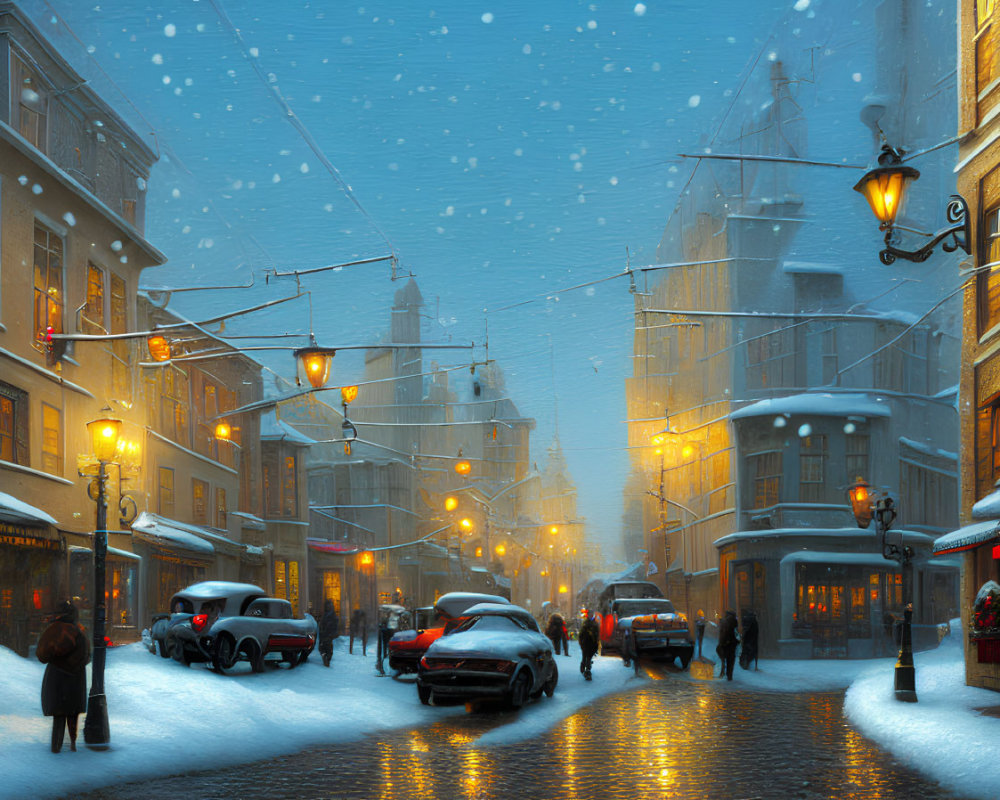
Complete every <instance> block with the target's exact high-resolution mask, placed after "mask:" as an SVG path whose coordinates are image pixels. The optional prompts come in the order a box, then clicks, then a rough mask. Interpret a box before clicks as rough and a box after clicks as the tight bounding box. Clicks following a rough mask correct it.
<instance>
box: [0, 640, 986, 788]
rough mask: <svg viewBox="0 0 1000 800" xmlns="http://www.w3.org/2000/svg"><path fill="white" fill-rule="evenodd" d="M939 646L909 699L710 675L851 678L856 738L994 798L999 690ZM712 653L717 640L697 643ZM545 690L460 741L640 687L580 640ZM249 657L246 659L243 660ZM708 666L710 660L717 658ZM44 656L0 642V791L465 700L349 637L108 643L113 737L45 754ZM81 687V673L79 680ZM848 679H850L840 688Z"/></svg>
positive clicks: (230, 750) (879, 665)
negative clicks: (255, 650)
mask: <svg viewBox="0 0 1000 800" xmlns="http://www.w3.org/2000/svg"><path fill="white" fill-rule="evenodd" d="M953 631H955V632H954V633H953V634H952V635H951V636H949V637H948V638H946V639H945V641H944V642H943V643H942V646H941V647H940V648H939V649H938V650H935V651H932V652H929V653H918V654H916V656H915V662H916V675H917V694H918V696H919V702H918V703H916V704H910V703H900V702H897V701H896V699H895V697H894V696H893V691H892V685H893V667H894V665H895V660H894V659H891V658H884V659H876V660H871V661H839V660H837V661H819V660H815V661H772V660H763V661H761V662H760V670H759V671H754V670H749V671H748V670H743V669H741V668H740V667H739V666H737V667H736V670H735V671H734V680H733V681H732V682H729V681H719V679H717V678H716V679H714V681H713V682H714V683H716V685H718V687H719V689H720V690H724V691H741V690H746V689H750V690H755V691H792V692H799V691H824V690H837V689H844V688H847V689H848V691H847V696H846V701H845V710H846V713H847V715H848V717H849V719H850V720H851V722H852V723H853V724H854V725H855V726H857V728H858V729H859V730H860V731H861V732H862V733H863V734H864V735H866V736H868V737H869V738H871V739H872V740H873V741H875V742H876V743H877V744H879V745H880V746H881V747H883V748H884V749H886V750H887V751H889V752H890V753H892V754H893V755H894V756H895V757H896V758H898V759H899V760H900V761H902V762H904V763H906V764H908V765H909V766H911V767H912V768H914V769H916V770H919V771H921V772H922V773H923V774H925V775H927V776H929V777H931V778H933V779H935V780H937V781H940V782H941V783H942V784H943V785H944V786H945V787H946V788H947V789H948V790H950V791H953V792H955V793H957V794H960V795H962V796H967V797H981V798H1000V776H998V773H997V770H996V766H995V761H996V752H997V742H1000V719H998V718H995V717H989V716H983V715H981V714H980V713H979V712H977V711H976V709H978V708H983V707H989V706H997V705H1000V694H998V693H995V692H989V691H986V690H983V689H972V688H969V687H967V686H965V683H964V675H963V665H962V661H961V648H960V644H961V633H960V632H959V629H958V626H957V624H955V623H953ZM705 652H706V653H711V652H714V642H712V643H711V647H710V646H709V640H707V639H706V642H705ZM558 664H559V668H560V680H559V686H558V688H557V689H556V693H555V696H554V697H552V698H544V697H543V698H542V699H541V700H539V701H538V702H535V703H529V704H528V705H527V706H525V708H523V709H522V710H521V711H519V712H516V713H505V714H503V715H502V716H501V719H502V723H501V724H500V725H499V726H498V727H496V728H493V729H491V730H490V731H488V732H487V733H485V734H484V735H482V736H481V737H480V738H479V739H477V740H475V741H473V742H470V743H468V745H466V746H468V747H488V746H493V745H498V744H507V743H510V742H514V741H520V740H524V739H529V738H532V737H534V736H538V735H540V734H541V733H544V732H545V731H546V730H548V729H549V728H551V727H552V726H554V725H556V724H557V723H558V722H559V721H560V720H562V719H565V718H566V717H568V716H570V715H572V714H573V713H574V712H576V711H577V710H578V709H580V708H583V707H585V706H587V705H589V704H590V703H592V702H593V701H594V700H595V699H597V698H598V697H601V696H603V695H607V694H611V693H613V692H618V691H623V690H627V689H630V688H632V687H635V686H637V685H641V684H643V683H645V682H646V681H647V680H649V678H648V677H646V676H645V675H644V674H643V673H642V672H640V676H639V677H638V678H637V677H635V676H634V674H633V671H632V670H631V669H625V668H623V667H622V663H621V660H620V659H618V658H597V659H596V660H595V663H594V680H593V681H592V682H589V683H588V682H586V681H584V680H583V678H582V676H581V675H580V673H579V651H578V650H577V649H576V648H575V647H574V652H573V655H572V656H571V657H569V658H565V657H563V656H560V657H559V658H558ZM244 666H245V665H244ZM693 667H694V668H693V669H692V671H690V672H672V673H670V674H668V675H666V676H665V677H666V678H667V679H669V680H690V681H695V680H700V679H704V678H707V677H709V676H710V675H711V674H712V671H713V667H712V665H709V664H704V663H703V664H701V665H697V664H693ZM714 669H715V671H717V669H718V667H717V665H716V666H715V667H714ZM43 671H44V667H43V665H42V664H39V663H38V662H37V661H29V660H27V659H23V658H21V657H19V656H17V655H15V654H14V653H12V652H11V651H10V650H7V649H4V648H0V674H2V675H3V681H2V683H0V753H2V754H3V780H2V782H0V798H3V799H6V798H11V799H12V800H13V798H18V799H19V800H20V798H25V797H38V798H40V797H53V796H59V795H62V794H66V793H69V792H80V791H84V790H87V789H94V788H98V787H100V786H105V785H108V784H115V783H123V782H127V781H133V780H143V779H148V778H152V777H156V776H158V775H167V774H175V773H178V772H183V771H187V770H196V769H211V768H214V767H217V766H220V765H234V764H240V763H246V762H251V761H258V760H261V759H264V758H269V757H272V756H277V755H281V754H286V753H293V752H297V751H300V750H303V749H305V748H307V747H310V746H314V745H321V744H324V743H332V742H344V741H351V740H356V739H359V738H361V737H363V736H369V735H372V734H376V735H377V734H378V732H380V731H383V730H389V729H394V728H408V727H420V726H424V725H429V724H432V723H433V722H436V721H437V720H440V719H442V718H443V717H446V716H449V715H456V714H464V713H465V709H464V707H463V706H460V705H459V706H441V707H436V706H423V705H421V704H420V700H419V699H418V698H417V692H416V688H415V687H414V685H413V683H412V679H411V678H404V679H403V680H399V681H397V680H392V679H391V678H380V677H377V676H376V675H375V658H374V654H373V652H372V651H371V650H370V651H369V653H368V656H367V657H362V656H361V655H360V654H358V653H357V652H356V653H355V654H354V655H349V654H348V653H347V642H346V639H343V638H342V639H340V640H338V642H337V646H336V648H335V655H334V661H333V666H332V667H331V668H330V669H325V668H324V667H323V666H322V665H321V664H320V661H319V658H318V657H317V656H316V655H313V656H312V657H311V658H310V660H309V662H307V663H306V664H304V665H302V666H300V667H297V668H296V669H294V670H288V669H285V668H282V669H280V670H272V669H270V668H269V669H268V670H266V671H265V672H264V673H263V674H260V675H255V674H252V673H251V672H249V669H248V668H247V671H243V670H242V669H241V670H238V671H237V672H235V673H234V674H231V675H216V674H215V673H213V672H212V671H211V670H210V669H208V668H207V667H206V666H205V665H195V666H192V667H190V668H185V667H182V666H181V665H179V664H177V663H175V662H174V661H172V660H170V659H161V658H159V657H157V656H154V655H151V654H150V653H149V652H148V651H147V650H146V649H145V648H143V647H142V645H139V644H135V645H127V646H124V647H119V648H114V649H112V650H110V651H109V652H108V667H107V675H106V683H107V693H108V707H109V715H110V729H111V743H112V749H111V750H109V751H106V752H94V751H90V750H87V748H86V747H84V746H82V730H83V720H82V718H81V720H80V730H81V742H80V743H79V744H80V748H79V750H78V751H77V752H76V753H71V752H69V749H68V748H69V745H68V743H67V744H66V746H65V749H64V751H63V752H62V753H59V754H54V753H51V752H49V737H50V733H51V729H52V723H51V720H50V719H49V718H47V717H43V716H42V714H41V706H40V700H39V693H40V687H41V683H42V673H43ZM88 685H89V679H88ZM848 687H849V688H848Z"/></svg>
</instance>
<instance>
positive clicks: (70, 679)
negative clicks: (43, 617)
mask: <svg viewBox="0 0 1000 800" xmlns="http://www.w3.org/2000/svg"><path fill="white" fill-rule="evenodd" d="M76 620H77V611H76V606H75V605H73V602H72V601H71V600H63V601H62V602H61V603H60V604H59V605H58V606H57V607H56V611H55V614H54V615H53V620H52V622H51V623H49V626H48V627H47V628H46V629H45V630H44V631H42V636H41V638H40V639H39V640H38V647H37V648H36V649H35V655H36V656H37V657H38V660H39V661H41V662H42V663H43V664H45V665H46V666H45V675H44V676H43V677H42V713H43V714H44V715H45V716H47V717H52V752H53V753H58V752H59V751H60V750H62V746H63V736H64V734H65V731H66V730H67V729H68V730H69V749H70V750H76V730H77V721H78V718H79V715H80V714H82V713H83V712H85V711H86V710H87V670H86V667H87V664H88V663H89V662H90V643H89V642H88V641H87V637H86V635H84V633H83V631H82V630H81V629H80V626H79V625H78V624H77V621H76Z"/></svg>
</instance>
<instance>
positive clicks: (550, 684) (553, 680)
mask: <svg viewBox="0 0 1000 800" xmlns="http://www.w3.org/2000/svg"><path fill="white" fill-rule="evenodd" d="M558 683H559V670H558V668H557V667H556V665H555V664H553V665H552V675H550V676H549V679H548V680H547V681H545V686H543V687H542V691H543V692H545V696H546V697H552V695H554V694H555V693H556V684H558Z"/></svg>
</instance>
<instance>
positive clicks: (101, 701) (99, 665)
mask: <svg viewBox="0 0 1000 800" xmlns="http://www.w3.org/2000/svg"><path fill="white" fill-rule="evenodd" d="M102 411H103V412H108V414H109V415H108V416H102V417H100V418H98V419H95V420H92V421H91V422H88V423H87V432H88V433H89V434H90V442H91V447H92V448H93V453H94V456H95V457H96V458H97V462H98V468H97V498H96V499H97V520H96V526H95V528H94V658H93V666H92V668H91V683H90V697H89V698H88V700H87V716H86V718H85V720H84V723H83V741H84V742H85V743H86V745H87V747H89V748H91V749H93V750H107V749H108V747H110V744H111V730H110V727H109V726H108V700H107V697H106V696H105V694H104V665H105V663H106V661H107V646H106V643H105V641H104V631H105V622H106V617H107V600H106V597H105V595H106V592H107V580H106V566H107V555H108V500H107V494H106V484H107V480H108V473H107V466H108V462H109V461H111V459H112V458H113V457H114V455H115V451H116V450H117V449H118V437H119V436H120V435H121V430H122V421H121V420H120V419H114V418H113V417H111V416H110V411H111V409H109V408H105V409H102Z"/></svg>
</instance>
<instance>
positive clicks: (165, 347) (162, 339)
mask: <svg viewBox="0 0 1000 800" xmlns="http://www.w3.org/2000/svg"><path fill="white" fill-rule="evenodd" d="M146 346H147V347H148V348H149V357H150V358H152V359H153V361H161V362H162V361H169V360H170V341H169V340H168V339H167V337H166V336H161V335H160V334H158V333H157V334H154V335H153V336H150V337H149V338H147V339H146Z"/></svg>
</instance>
